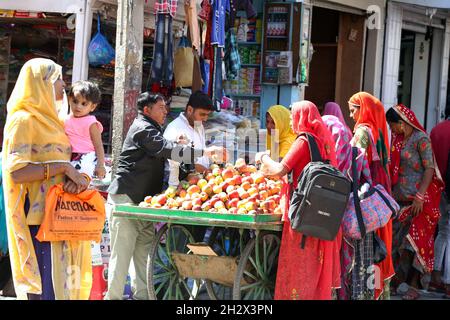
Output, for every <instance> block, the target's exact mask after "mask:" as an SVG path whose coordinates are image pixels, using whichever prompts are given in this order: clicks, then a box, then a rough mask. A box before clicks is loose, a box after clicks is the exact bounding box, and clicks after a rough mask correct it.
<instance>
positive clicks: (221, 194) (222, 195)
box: [219, 192, 228, 202]
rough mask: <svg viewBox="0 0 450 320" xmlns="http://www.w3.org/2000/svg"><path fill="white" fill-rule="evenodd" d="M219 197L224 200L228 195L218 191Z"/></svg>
mask: <svg viewBox="0 0 450 320" xmlns="http://www.w3.org/2000/svg"><path fill="white" fill-rule="evenodd" d="M219 198H220V200H221V201H222V202H226V201H227V200H228V195H227V194H226V193H225V192H221V193H219Z"/></svg>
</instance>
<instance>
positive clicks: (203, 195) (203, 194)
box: [200, 192, 209, 202]
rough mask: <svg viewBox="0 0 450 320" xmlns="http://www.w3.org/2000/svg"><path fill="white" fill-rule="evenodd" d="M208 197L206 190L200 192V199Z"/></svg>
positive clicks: (203, 199) (204, 199)
mask: <svg viewBox="0 0 450 320" xmlns="http://www.w3.org/2000/svg"><path fill="white" fill-rule="evenodd" d="M208 198H209V195H208V194H207V193H206V192H202V193H200V199H202V201H203V202H205V201H206V200H208Z"/></svg>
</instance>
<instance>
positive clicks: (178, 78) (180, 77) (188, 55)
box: [173, 35, 194, 87]
mask: <svg viewBox="0 0 450 320" xmlns="http://www.w3.org/2000/svg"><path fill="white" fill-rule="evenodd" d="M173 74H174V77H175V85H176V86H177V87H191V86H192V75H193V74H194V52H193V49H192V46H191V45H190V43H189V40H188V39H187V37H186V36H185V35H183V36H182V37H181V39H180V42H179V43H178V48H177V50H176V51H175V57H174V62H173Z"/></svg>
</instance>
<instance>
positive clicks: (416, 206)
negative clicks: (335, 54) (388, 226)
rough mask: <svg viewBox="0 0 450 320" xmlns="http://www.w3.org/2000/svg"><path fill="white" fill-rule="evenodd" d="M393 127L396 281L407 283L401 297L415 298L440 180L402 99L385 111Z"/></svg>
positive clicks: (427, 258)
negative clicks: (398, 212)
mask: <svg viewBox="0 0 450 320" xmlns="http://www.w3.org/2000/svg"><path fill="white" fill-rule="evenodd" d="M386 118H387V121H388V122H389V126H390V127H391V130H392V150H391V167H390V169H391V177H392V186H393V195H394V197H395V199H396V200H397V202H398V203H399V204H400V205H401V207H402V210H401V211H400V214H399V215H398V217H397V219H395V221H394V243H393V257H394V262H395V263H394V265H395V271H396V284H400V283H401V282H407V283H408V285H409V286H410V287H409V289H408V291H407V292H406V293H405V294H404V296H403V299H406V300H414V299H417V298H419V292H418V291H417V289H418V288H419V287H420V285H419V282H420V276H421V275H424V274H427V273H428V274H429V273H430V272H431V271H432V270H433V264H434V235H435V231H436V226H437V223H438V221H439V217H440V211H439V202H440V200H441V192H442V190H443V186H444V184H443V181H442V179H441V177H440V174H439V169H438V168H437V166H436V161H435V159H434V154H433V150H432V147H431V140H430V137H429V136H428V134H427V133H426V131H425V129H424V128H423V127H422V125H421V124H420V123H419V121H417V118H416V116H415V114H414V112H412V111H411V110H410V109H408V108H407V107H405V106H404V105H397V106H395V107H393V108H390V109H389V110H388V112H387V113H386Z"/></svg>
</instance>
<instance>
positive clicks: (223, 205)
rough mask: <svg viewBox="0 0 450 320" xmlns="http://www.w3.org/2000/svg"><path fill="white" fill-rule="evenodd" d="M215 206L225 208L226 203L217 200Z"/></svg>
mask: <svg viewBox="0 0 450 320" xmlns="http://www.w3.org/2000/svg"><path fill="white" fill-rule="evenodd" d="M214 208H215V209H222V208H225V203H223V202H222V201H220V200H219V201H217V202H216V203H215V204H214Z"/></svg>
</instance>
